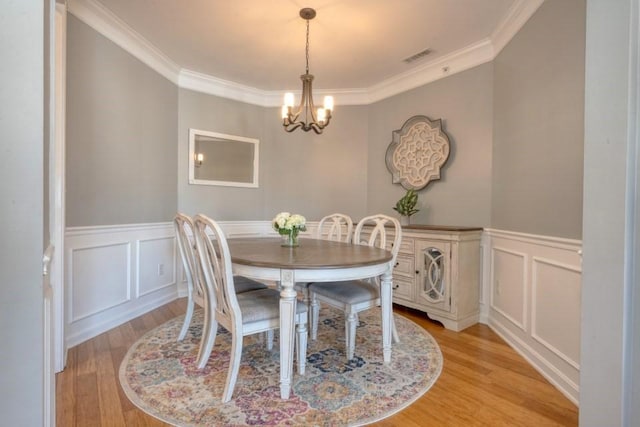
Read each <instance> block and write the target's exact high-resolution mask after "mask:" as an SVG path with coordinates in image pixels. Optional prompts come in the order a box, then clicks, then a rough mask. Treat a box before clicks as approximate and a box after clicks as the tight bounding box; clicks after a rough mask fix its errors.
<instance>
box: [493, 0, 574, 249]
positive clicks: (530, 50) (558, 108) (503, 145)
mask: <svg viewBox="0 0 640 427" xmlns="http://www.w3.org/2000/svg"><path fill="white" fill-rule="evenodd" d="M584 44H585V0H562V1H547V2H545V3H544V4H543V5H542V6H541V7H540V9H538V11H537V12H536V13H535V14H534V15H533V17H531V19H530V20H529V21H528V22H527V24H525V26H524V27H523V28H522V29H521V30H520V32H519V33H518V34H517V35H516V36H515V37H514V38H513V39H512V40H511V42H510V43H509V44H508V45H507V46H506V47H505V48H504V50H503V51H502V52H501V53H500V54H499V55H498V56H497V58H496V59H495V60H494V74H495V77H494V87H495V90H494V129H493V132H494V143H493V144H494V145H493V167H492V171H493V197H492V215H491V226H492V227H493V228H498V229H504V230H512V231H520V232H527V233H533V234H542V235H550V236H557V237H567V238H578V239H579V238H580V237H581V235H582V168H583V162H582V159H583V139H584V129H583V125H584V120H583V118H584V112H583V109H582V105H584Z"/></svg>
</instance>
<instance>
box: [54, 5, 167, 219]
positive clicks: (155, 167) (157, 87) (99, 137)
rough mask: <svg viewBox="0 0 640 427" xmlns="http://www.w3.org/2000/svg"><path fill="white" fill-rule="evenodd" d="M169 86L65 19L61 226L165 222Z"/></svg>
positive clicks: (88, 30)
mask: <svg viewBox="0 0 640 427" xmlns="http://www.w3.org/2000/svg"><path fill="white" fill-rule="evenodd" d="M177 121H178V89H177V87H176V86H175V85H174V84H173V83H171V82H170V81H168V80H167V79H165V78H164V77H162V76H161V75H159V74H158V73H156V72H155V71H153V70H151V69H150V68H149V67H147V66H146V65H144V64H143V63H142V62H140V61H139V60H138V59H136V58H134V57H133V56H131V55H130V54H129V53H127V52H125V51H124V50H123V49H121V48H120V47H118V46H116V45H115V44H114V43H113V42H111V41H109V40H107V39H106V38H105V37H103V36H102V35H100V34H98V33H97V32H96V31H94V30H93V29H91V28H90V27H88V26H87V25H86V24H84V23H83V22H81V21H79V20H78V19H76V18H75V17H74V16H73V15H68V20H67V145H66V152H67V158H66V168H67V170H66V185H67V196H66V197H67V199H66V200H67V207H66V212H67V214H66V215H67V218H66V222H67V226H69V227H73V226H87V225H105V224H129V223H147V222H161V221H169V220H171V219H172V218H173V216H174V215H175V210H176V205H177V182H178V177H177V166H178V165H177V161H176V144H177V142H176V141H177V137H178V132H177Z"/></svg>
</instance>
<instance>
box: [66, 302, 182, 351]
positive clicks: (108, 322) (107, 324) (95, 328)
mask: <svg viewBox="0 0 640 427" xmlns="http://www.w3.org/2000/svg"><path fill="white" fill-rule="evenodd" d="M176 298H179V295H178V294H177V292H173V293H170V294H168V295H165V296H162V297H160V298H157V299H154V300H151V301H149V302H147V303H146V304H143V305H137V306H135V307H133V308H132V309H131V310H127V311H125V312H122V313H120V314H118V315H116V316H109V317H105V318H104V319H103V320H101V321H99V322H98V323H96V324H93V325H91V326H90V327H85V328H83V329H81V330H79V331H77V332H76V333H74V334H69V335H68V336H67V337H66V343H67V347H68V348H71V347H74V346H76V345H78V344H81V343H83V342H85V341H87V340H89V339H91V338H94V337H96V336H98V335H100V334H102V333H104V332H107V331H109V330H111V329H113V328H116V327H118V326H120V325H122V324H124V323H126V322H128V321H130V320H132V319H135V318H136V317H139V316H142V315H143V314H145V313H148V312H150V311H152V310H154V309H156V308H158V307H161V306H163V305H164V304H167V303H170V302H171V301H173V300H175V299H176Z"/></svg>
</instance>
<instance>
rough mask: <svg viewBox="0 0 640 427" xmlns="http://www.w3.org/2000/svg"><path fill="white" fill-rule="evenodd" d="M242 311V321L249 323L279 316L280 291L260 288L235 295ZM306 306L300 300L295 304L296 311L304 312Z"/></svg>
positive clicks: (298, 312)
mask: <svg viewBox="0 0 640 427" xmlns="http://www.w3.org/2000/svg"><path fill="white" fill-rule="evenodd" d="M237 299H238V305H239V306H240V311H241V312H242V322H243V323H251V322H259V321H261V320H267V319H273V318H280V292H278V291H276V290H274V289H260V290H257V291H250V292H245V293H242V294H238V295H237ZM306 311H307V306H306V305H305V303H303V302H302V301H298V303H297V304H296V313H297V314H302V313H306Z"/></svg>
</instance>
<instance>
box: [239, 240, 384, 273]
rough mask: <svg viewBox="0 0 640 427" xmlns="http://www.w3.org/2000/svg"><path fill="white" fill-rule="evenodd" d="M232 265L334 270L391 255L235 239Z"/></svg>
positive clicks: (327, 244)
mask: <svg viewBox="0 0 640 427" xmlns="http://www.w3.org/2000/svg"><path fill="white" fill-rule="evenodd" d="M227 242H228V244H229V250H230V252H231V261H232V262H233V263H237V264H243V265H250V266H256V267H268V268H285V269H332V268H349V267H360V266H367V265H375V264H381V263H384V262H388V261H391V259H392V255H391V252H389V251H387V250H384V249H379V248H372V247H369V246H363V245H352V244H348V243H342V242H333V241H329V240H318V239H305V238H300V239H299V240H298V242H299V243H300V246H298V247H295V248H288V247H282V246H280V243H281V242H282V239H280V238H271V237H269V238H233V239H228V240H227Z"/></svg>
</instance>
